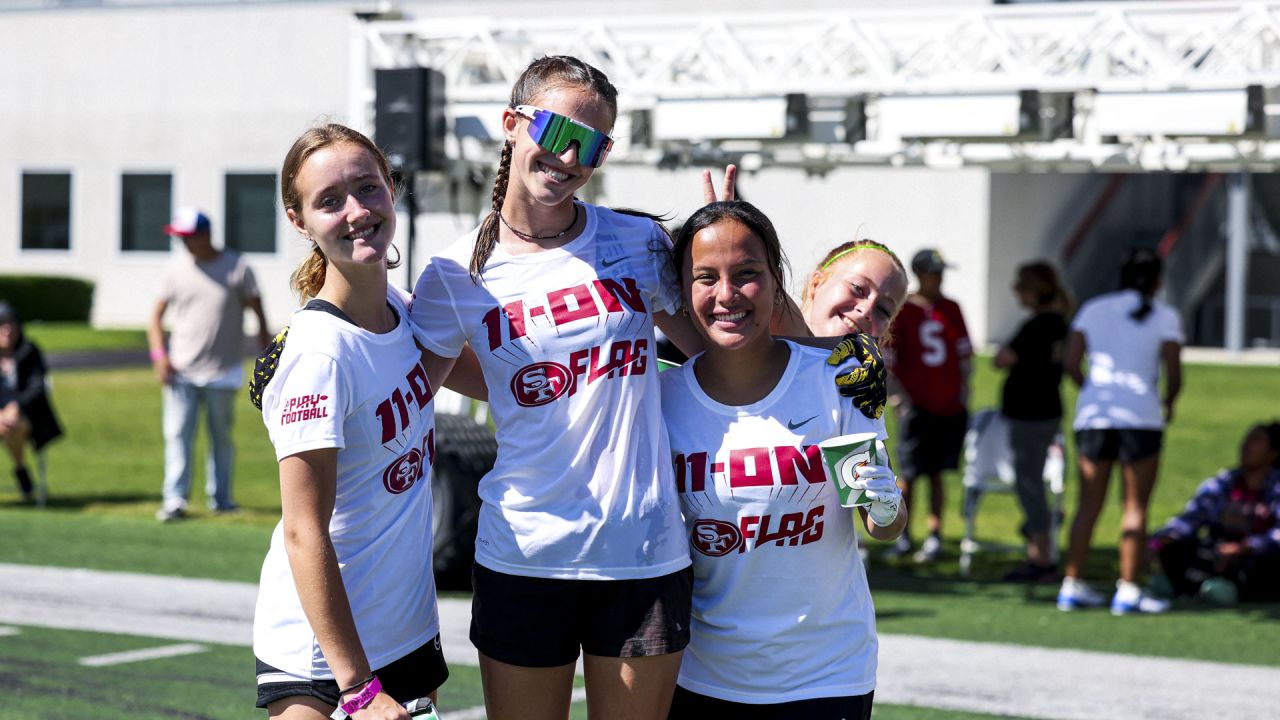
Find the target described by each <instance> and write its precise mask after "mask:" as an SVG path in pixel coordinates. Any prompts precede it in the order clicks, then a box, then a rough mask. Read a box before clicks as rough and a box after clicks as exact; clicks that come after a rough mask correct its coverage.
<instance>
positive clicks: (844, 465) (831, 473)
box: [818, 433, 885, 507]
mask: <svg viewBox="0 0 1280 720" xmlns="http://www.w3.org/2000/svg"><path fill="white" fill-rule="evenodd" d="M876 438H877V436H876V434H875V433H856V434H853V435H841V436H839V437H833V438H831V439H829V440H823V441H822V442H820V443H818V449H820V450H821V451H822V466H823V467H824V468H826V470H827V478H828V479H829V480H831V484H832V485H835V488H836V494H837V495H838V496H839V498H840V504H841V505H843V506H845V507H862V506H866V505H870V504H871V500H870V499H868V498H867V495H866V493H865V492H858V493H856V494H855V493H854V492H853V483H854V481H855V480H857V479H858V475H857V470H858V466H859V465H883V464H885V463H884V462H883V460H882V458H881V457H880V452H879V450H878V449H877V445H876Z"/></svg>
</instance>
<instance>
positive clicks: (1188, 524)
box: [1151, 422, 1280, 604]
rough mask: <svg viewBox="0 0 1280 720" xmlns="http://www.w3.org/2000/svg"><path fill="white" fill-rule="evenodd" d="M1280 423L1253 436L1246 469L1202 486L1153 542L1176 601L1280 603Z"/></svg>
mask: <svg viewBox="0 0 1280 720" xmlns="http://www.w3.org/2000/svg"><path fill="white" fill-rule="evenodd" d="M1278 516H1280V422H1273V423H1270V424H1267V425H1263V424H1259V425H1255V426H1254V427H1252V428H1250V429H1249V432H1248V433H1247V434H1245V436H1244V442H1242V443H1241V444H1240V466H1239V467H1237V468H1235V469H1232V470H1223V471H1222V472H1220V473H1218V474H1217V476H1215V477H1212V478H1209V479H1208V480H1205V481H1204V482H1203V483H1201V485H1200V488H1199V489H1198V490H1197V491H1196V494H1195V497H1193V498H1192V499H1191V501H1190V502H1188V503H1187V508H1186V510H1184V511H1183V512H1182V514H1181V515H1178V516H1177V517H1175V518H1173V519H1172V520H1170V521H1169V523H1168V524H1167V525H1165V526H1164V527H1163V528H1161V529H1160V530H1158V531H1157V532H1156V533H1155V534H1154V535H1152V537H1151V549H1152V550H1154V551H1156V552H1157V553H1158V554H1159V557H1160V564H1161V565H1162V566H1163V567H1164V573H1165V576H1166V577H1167V578H1168V579H1169V583H1170V585H1171V586H1172V590H1173V593H1174V594H1175V595H1194V594H1197V593H1198V594H1200V595H1201V596H1203V597H1205V598H1206V599H1207V600H1210V601H1211V602H1216V603H1219V604H1234V602H1235V601H1236V599H1241V600H1268V599H1280V522H1278V520H1277V518H1278Z"/></svg>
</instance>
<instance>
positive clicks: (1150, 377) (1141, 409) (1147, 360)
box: [1071, 290, 1183, 430]
mask: <svg viewBox="0 0 1280 720" xmlns="http://www.w3.org/2000/svg"><path fill="white" fill-rule="evenodd" d="M1141 303H1142V296H1141V295H1140V294H1139V293H1138V291H1137V290H1121V291H1120V292H1113V293H1107V294H1105V295H1099V296H1098V297H1096V298H1093V299H1092V300H1090V301H1089V302H1087V303H1085V304H1084V305H1083V306H1081V308H1080V312H1079V313H1077V314H1076V318H1075V320H1074V321H1073V322H1072V323H1071V329H1072V330H1075V331H1077V332H1079V333H1082V334H1083V335H1084V340H1085V347H1086V349H1087V352H1088V355H1089V376H1088V378H1087V379H1086V381H1085V384H1084V387H1082V388H1080V397H1079V398H1078V399H1077V400H1076V419H1075V423H1074V425H1073V427H1074V428H1075V429H1076V430H1089V429H1105V428H1130V429H1140V430H1160V429H1162V428H1163V427H1164V415H1163V412H1162V410H1161V407H1160V386H1159V380H1160V346H1161V345H1163V344H1164V343H1166V342H1175V343H1179V344H1181V343H1182V342H1183V335H1182V319H1181V318H1180V317H1178V313H1177V312H1175V311H1174V309H1173V308H1171V307H1169V306H1168V305H1166V304H1165V303H1163V302H1161V301H1159V300H1152V301H1151V306H1152V308H1151V314H1150V315H1147V317H1146V319H1145V320H1144V321H1143V322H1138V321H1136V320H1134V319H1133V318H1131V317H1129V315H1130V313H1132V312H1133V311H1134V310H1135V309H1137V308H1138V306H1139V305H1140V304H1141Z"/></svg>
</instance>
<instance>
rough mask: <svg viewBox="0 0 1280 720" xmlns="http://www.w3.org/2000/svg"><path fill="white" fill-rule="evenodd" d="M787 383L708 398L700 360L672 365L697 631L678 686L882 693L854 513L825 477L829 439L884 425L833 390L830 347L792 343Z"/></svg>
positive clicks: (666, 409)
mask: <svg viewBox="0 0 1280 720" xmlns="http://www.w3.org/2000/svg"><path fill="white" fill-rule="evenodd" d="M788 345H789V346H790V348H791V357H790V359H789V360H788V362H787V369H786V371H785V372H784V373H783V376H782V379H781V380H780V381H779V382H778V384H777V386H776V387H774V389H773V390H772V391H771V392H770V393H769V395H768V396H767V397H765V398H764V399H763V400H760V401H759V402H757V403H754V404H751V405H746V406H741V407H733V406H728V405H722V404H720V403H718V402H716V401H714V400H712V399H711V398H710V397H708V396H707V395H706V393H704V392H703V391H702V388H701V387H700V386H699V385H698V381H697V379H696V378H695V376H694V373H693V368H694V365H695V364H696V363H697V362H698V359H699V358H700V357H701V356H696V357H695V358H694V359H693V360H691V361H689V362H688V363H686V364H685V365H684V366H683V367H681V368H679V369H676V370H668V371H667V372H665V373H663V375H662V407H663V413H664V414H665V415H666V418H667V432H668V433H669V434H670V437H671V450H672V452H673V453H674V459H675V464H676V467H677V470H676V482H677V486H678V488H679V491H680V503H681V506H682V508H683V510H684V520H685V526H686V528H687V530H688V533H689V545H690V546H691V547H692V548H693V553H692V555H693V570H694V585H693V620H692V623H691V625H690V630H691V632H692V637H691V639H690V642H689V647H688V648H686V649H685V653H684V660H683V661H682V663H681V665H680V679H679V683H680V685H681V686H682V687H684V688H686V689H688V690H692V691H693V692H696V693H699V694H702V695H708V696H711V697H715V698H720V699H722V700H729V701H732V702H740V703H755V704H763V703H781V702H792V701H795V700H807V699H812V698H821V697H843V696H854V695H862V694H865V693H868V692H871V691H872V690H874V689H875V684H876V652H877V648H878V642H877V640H876V630H875V609H874V608H873V606H872V603H871V592H870V590H869V589H868V587H867V576H866V572H865V570H864V569H863V566H862V560H861V559H860V558H859V557H858V537H857V531H856V530H855V526H854V522H855V520H854V518H855V513H856V511H854V510H852V509H850V508H844V507H842V506H841V505H840V502H839V499H838V498H837V496H836V491H835V488H833V487H832V486H831V483H829V482H828V481H827V480H826V476H825V473H824V471H823V468H822V456H821V454H820V453H819V451H818V447H817V445H818V443H819V442H821V441H822V440H825V439H827V438H831V437H835V436H837V435H844V434H849V433H860V432H874V433H877V434H879V436H880V437H881V438H882V439H883V438H884V437H885V432H884V423H883V422H881V421H878V420H868V419H867V418H865V417H863V416H862V414H861V413H859V412H858V411H857V410H856V409H855V408H854V407H853V405H852V403H850V402H849V401H848V400H847V399H844V398H841V397H840V396H839V395H838V394H837V393H836V392H835V389H834V382H835V374H836V368H833V367H831V366H829V365H827V363H826V358H827V355H828V354H829V353H828V351H826V350H820V349H817V348H810V347H802V346H800V345H796V344H794V343H791V342H788Z"/></svg>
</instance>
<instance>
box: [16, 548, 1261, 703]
mask: <svg viewBox="0 0 1280 720" xmlns="http://www.w3.org/2000/svg"><path fill="white" fill-rule="evenodd" d="M256 594H257V588H256V586H254V585H252V584H250V583H234V582H223V581H217V580H192V579H184V578H172V577H160V576H154V575H139V574H135V573H115V572H101V571H96V570H73V569H64V568H46V567H36V566H30V565H13V564H5V563H0V623H6V624H11V625H30V626H40V627H51V628H61V629H68V630H87V631H95V632H110V633H120V634H128V635H138V636H146V637H155V638H164V639H168V640H186V641H196V642H208V643H221V644H230V645H244V646H247V645H250V644H251V642H252V622H253V607H254V599H255V597H256ZM470 610H471V608H470V603H469V602H468V601H467V600H464V599H456V598H446V599H444V600H442V601H441V602H440V616H441V625H442V630H441V635H442V642H443V646H444V650H445V657H446V658H447V659H448V661H449V662H451V663H455V664H459V665H474V664H475V663H476V651H475V648H473V647H472V646H471V644H470V642H469V641H468V640H467V628H468V626H469V624H470ZM1123 622H1141V620H1140V619H1138V620H1132V619H1130V620H1125V621H1123ZM0 642H3V639H2V638H0ZM878 678H879V679H878V684H877V685H878V686H877V688H876V700H877V701H879V702H885V703H895V704H905V705H917V706H923V707H933V708H941V709H949V710H964V711H970V712H984V713H992V714H996V715H1011V716H1017V717H1027V718H1064V719H1066V718H1071V719H1074V718H1080V719H1082V720H1083V719H1085V718H1116V719H1117V720H1119V719H1124V720H1132V719H1140V718H1162V719H1163V718H1169V719H1178V718H1187V719H1189V720H1190V719H1193V718H1194V719H1196V720H1199V719H1200V718H1206V717H1226V718H1262V717H1275V716H1276V712H1277V711H1276V709H1277V708H1280V668H1273V667H1262V666H1253V665H1233V664H1225V663H1213V662H1201V661H1190V660H1174V659H1168V658H1155V657H1141V656H1131V655H1118V654H1112V653H1102V652H1090V651H1083V650H1061V649H1053V648H1039V647H1031V646H1026V645H1009V644H1001V643H980V642H964V641H957V640H943V639H938V638H926V637H917V636H911V635H881V636H880V667H879V672H878Z"/></svg>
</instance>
